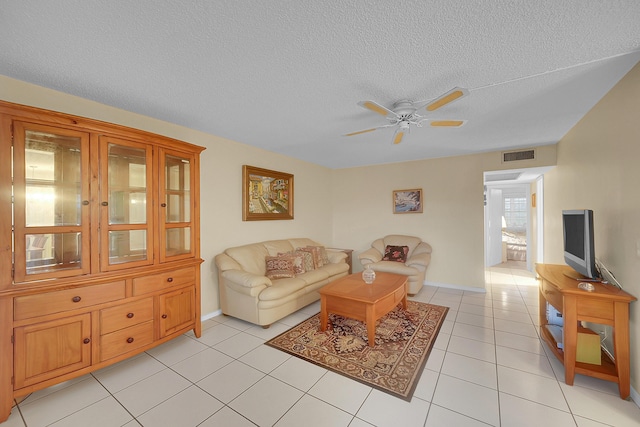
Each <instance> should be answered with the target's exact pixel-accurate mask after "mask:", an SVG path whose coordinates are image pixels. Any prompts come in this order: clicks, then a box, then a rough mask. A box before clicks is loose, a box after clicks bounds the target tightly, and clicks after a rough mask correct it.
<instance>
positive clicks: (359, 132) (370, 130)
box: [343, 123, 395, 136]
mask: <svg viewBox="0 0 640 427" xmlns="http://www.w3.org/2000/svg"><path fill="white" fill-rule="evenodd" d="M393 126H395V123H391V124H388V125H382V126H376V127H374V128H371V129H364V130H357V131H355V132H350V133H345V134H344V135H343V136H353V135H360V134H361V133H367V132H373V131H374V130H378V129H384V128H389V127H393Z"/></svg>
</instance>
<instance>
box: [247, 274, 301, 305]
mask: <svg viewBox="0 0 640 427" xmlns="http://www.w3.org/2000/svg"><path fill="white" fill-rule="evenodd" d="M304 274H307V273H304ZM304 274H303V276H304ZM305 286H307V283H306V282H305V281H304V280H302V279H301V278H299V277H290V278H285V279H276V280H273V284H272V285H271V286H269V287H268V288H265V289H264V290H263V291H262V292H260V295H258V299H259V300H260V301H274V300H278V299H281V298H287V297H289V296H290V295H292V294H295V293H296V292H299V291H300V290H302V289H304V287H305Z"/></svg>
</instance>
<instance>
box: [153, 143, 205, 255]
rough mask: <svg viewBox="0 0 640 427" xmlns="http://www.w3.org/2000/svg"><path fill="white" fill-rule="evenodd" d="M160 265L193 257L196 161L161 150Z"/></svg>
mask: <svg viewBox="0 0 640 427" xmlns="http://www.w3.org/2000/svg"><path fill="white" fill-rule="evenodd" d="M159 157H160V174H161V175H160V226H161V230H160V239H161V241H160V261H161V262H165V261H169V260H175V259H182V258H190V257H193V256H195V243H194V242H195V234H194V227H193V221H194V211H195V201H194V182H195V170H196V168H195V167H194V163H195V157H194V156H192V155H188V154H185V153H180V152H176V151H171V150H164V149H163V150H160V155H159Z"/></svg>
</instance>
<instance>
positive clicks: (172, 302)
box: [160, 286, 196, 337]
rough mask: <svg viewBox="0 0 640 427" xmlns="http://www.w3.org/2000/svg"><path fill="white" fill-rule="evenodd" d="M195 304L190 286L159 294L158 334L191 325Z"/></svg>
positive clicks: (168, 332)
mask: <svg viewBox="0 0 640 427" xmlns="http://www.w3.org/2000/svg"><path fill="white" fill-rule="evenodd" d="M195 304H196V296H195V289H194V288H193V287H192V286H190V287H188V288H184V289H180V290H177V291H174V292H168V293H166V294H163V295H160V336H161V337H164V336H167V335H170V334H172V333H173V332H176V331H178V330H180V329H183V328H187V327H189V326H192V325H193V324H194V321H195V313H196V307H195Z"/></svg>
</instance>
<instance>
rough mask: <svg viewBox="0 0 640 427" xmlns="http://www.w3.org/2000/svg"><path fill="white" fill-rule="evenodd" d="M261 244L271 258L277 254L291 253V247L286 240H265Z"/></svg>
mask: <svg viewBox="0 0 640 427" xmlns="http://www.w3.org/2000/svg"><path fill="white" fill-rule="evenodd" d="M262 244H263V245H264V247H265V248H266V249H267V252H269V255H271V256H276V255H277V254H278V253H284V252H291V251H293V246H291V243H289V241H288V240H267V241H266V242H262Z"/></svg>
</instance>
